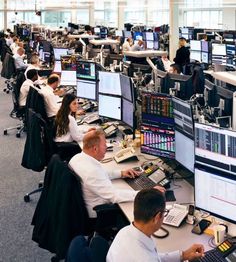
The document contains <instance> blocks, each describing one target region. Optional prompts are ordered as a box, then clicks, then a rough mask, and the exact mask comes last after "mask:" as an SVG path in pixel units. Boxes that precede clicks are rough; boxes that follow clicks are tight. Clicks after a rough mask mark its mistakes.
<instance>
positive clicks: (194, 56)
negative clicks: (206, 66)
mask: <svg viewBox="0 0 236 262" xmlns="http://www.w3.org/2000/svg"><path fill="white" fill-rule="evenodd" d="M201 54H202V53H201V51H194V50H190V59H193V60H196V61H198V62H201V61H202V56H201Z"/></svg>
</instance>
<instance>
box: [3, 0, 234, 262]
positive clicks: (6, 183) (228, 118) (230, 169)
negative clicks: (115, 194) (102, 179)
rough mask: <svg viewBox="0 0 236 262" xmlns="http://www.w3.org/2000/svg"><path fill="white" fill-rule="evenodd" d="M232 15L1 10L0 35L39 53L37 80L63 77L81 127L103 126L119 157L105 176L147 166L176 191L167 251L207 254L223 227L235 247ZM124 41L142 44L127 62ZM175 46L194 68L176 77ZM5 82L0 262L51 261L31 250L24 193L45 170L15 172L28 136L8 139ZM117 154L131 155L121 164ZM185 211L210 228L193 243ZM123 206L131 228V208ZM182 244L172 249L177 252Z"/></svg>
mask: <svg viewBox="0 0 236 262" xmlns="http://www.w3.org/2000/svg"><path fill="white" fill-rule="evenodd" d="M235 14H236V4H235V2H234V1H230V0H215V1H213V0H212V1H210V0H208V1H206V0H205V1H203V0H200V1H199V0H198V1H196V0H191V1H187V0H186V1H184V0H179V1H178V0H173V1H172V0H169V1H167V0H160V1H158V4H157V1H154V0H141V1H138V2H134V1H127V0H115V1H103V0H101V1H100V0H97V1H96V0H94V1H83V0H77V1H75V0H70V1H69V3H67V4H66V5H65V3H64V1H61V0H57V1H54V0H53V1H52V0H51V1H42V0H34V1H21V2H20V1H15V0H4V1H1V2H0V29H2V30H3V31H4V32H6V30H7V29H8V28H9V29H10V30H11V31H13V32H15V33H16V34H17V35H19V36H20V37H21V39H23V40H24V41H25V42H26V41H27V42H28V46H29V48H30V49H35V50H36V51H37V52H38V54H39V57H40V60H41V63H42V70H41V71H42V75H44V74H46V77H47V76H48V74H50V73H51V72H55V73H57V74H59V75H60V77H61V87H62V88H64V89H65V90H66V92H71V93H74V94H76V95H77V97H78V99H79V101H81V107H82V108H83V109H84V110H85V111H87V114H86V115H85V116H83V117H79V118H78V119H77V122H78V125H79V126H89V125H91V126H94V125H95V126H96V127H97V126H98V125H99V126H102V127H103V128H104V131H105V133H106V136H107V141H108V142H109V145H110V146H112V147H113V152H107V155H108V157H111V158H112V159H113V158H114V159H113V160H112V161H111V162H109V163H107V166H108V167H110V168H114V167H115V168H118V169H119V168H120V167H121V168H123V167H137V166H139V167H140V166H142V164H144V165H146V166H148V168H151V169H153V172H154V173H153V174H156V173H155V170H154V169H155V168H159V170H161V171H159V175H160V173H161V175H160V176H159V177H157V178H156V177H155V176H152V174H150V179H151V181H152V183H154V185H155V184H160V185H162V186H165V187H166V188H167V189H168V190H170V191H173V192H172V193H173V194H174V197H175V198H176V202H173V201H170V202H168V203H167V204H168V206H173V203H177V204H183V205H182V206H184V207H186V210H185V211H186V214H185V216H184V219H183V220H182V221H181V223H180V224H178V226H177V227H176V226H173V225H168V223H166V225H164V227H166V228H167V229H168V231H169V233H170V234H169V236H168V237H167V238H165V239H157V248H160V250H161V251H163V252H165V251H170V250H173V249H172V248H171V245H170V244H168V243H170V242H171V241H174V240H177V239H178V238H179V237H180V236H183V235H185V236H186V240H185V241H182V240H181V241H180V243H179V244H181V245H182V246H184V247H188V246H189V243H193V242H194V241H197V242H202V243H204V245H205V246H206V250H209V249H212V248H214V247H215V245H214V239H213V238H214V236H213V235H214V234H213V225H216V224H219V223H223V224H226V225H227V226H228V229H229V232H228V233H229V235H228V236H227V237H228V239H229V240H230V241H232V243H233V241H235V239H234V237H235V236H236V219H235V211H236V204H235V203H236V193H235V192H236V190H235V189H236V146H235V145H236V93H235V91H236V89H235V88H236V72H235V68H236V57H235V53H236V15H235ZM204 36H207V39H206V40H203V37H204ZM128 37H131V38H132V39H133V42H134V44H136V43H137V42H138V40H140V39H142V41H143V42H144V47H143V49H142V50H141V51H124V52H122V45H123V43H124V42H125V41H126V40H127V38H128ZM179 37H184V38H186V39H187V47H188V48H189V51H190V63H189V65H187V66H184V68H183V71H182V72H183V74H180V75H175V74H172V73H169V72H167V71H165V69H164V68H163V67H161V66H160V64H159V61H160V60H161V57H162V56H166V55H168V58H169V60H170V61H173V59H174V57H175V54H176V50H177V49H178V40H179ZM73 42H76V43H77V44H78V49H77V50H75V48H74V45H73V44H71V43H73ZM1 67H2V66H1ZM199 72H200V74H199ZM0 83H1V84H0V85H1V94H0V101H1V102H0V105H1V108H2V109H1V110H0V123H1V124H0V126H1V128H2V135H1V136H0V142H1V148H2V150H1V153H0V154H1V172H0V173H1V177H2V182H1V186H0V188H1V190H0V192H1V198H0V203H1V204H0V205H1V213H0V222H1V223H0V225H1V226H0V228H1V232H2V233H1V234H0V235H1V236H0V238H2V239H1V241H0V261H50V259H51V257H52V256H53V254H52V253H51V252H49V251H47V250H45V249H43V248H40V247H39V246H38V245H37V243H35V242H34V241H32V240H31V238H32V230H33V229H32V226H31V220H32V217H33V214H34V211H35V208H36V206H37V202H38V199H39V196H40V193H38V194H34V195H31V196H30V197H29V196H27V195H26V194H27V193H28V192H30V191H32V189H34V188H37V185H38V182H39V180H43V179H44V174H45V171H41V172H35V171H32V170H30V169H26V168H24V167H22V165H21V161H22V155H23V151H24V146H25V141H26V137H27V131H26V132H21V133H19V132H17V133H16V132H15V131H14V130H10V129H9V130H8V129H7V128H8V127H9V126H15V125H16V124H18V123H19V120H16V119H14V118H12V117H9V113H11V111H12V107H13V103H12V97H11V94H12V87H11V81H8V80H7V82H6V78H4V77H1V78H0ZM4 89H5V90H4ZM120 140H122V141H123V142H122V143H118V142H117V141H120ZM114 141H115V142H114ZM118 144H119V146H117V145H118ZM124 145H125V146H126V147H128V148H126V149H125V150H126V151H122V154H121V155H119V150H122V146H124ZM123 149H124V148H123ZM117 152H118V153H117ZM122 157H123V159H122ZM115 158H116V159H115ZM126 158H127V159H126ZM128 158H129V159H128ZM135 158H138V161H137V160H134V159H135ZM126 160H129V161H126ZM122 161H124V162H123V163H119V162H122ZM104 165H106V164H104ZM127 182H128V181H127ZM131 184H132V181H130V185H126V186H131ZM122 186H124V185H122ZM133 186H134V185H133ZM181 191H183V192H184V193H182V192H181ZM172 197H173V196H172ZM189 205H193V206H194V208H195V212H196V217H197V218H198V220H200V219H202V218H207V219H209V220H210V221H211V223H212V225H211V227H210V228H209V229H208V230H207V232H205V233H204V234H203V235H200V236H197V237H196V235H195V234H193V233H191V229H192V227H193V225H192V224H191V223H192V221H190V224H189V221H187V223H186V216H187V214H188V211H189V209H188V208H189ZM120 208H121V209H122V211H123V212H124V213H125V215H126V216H127V217H128V219H129V220H130V221H132V219H133V216H132V203H129V204H121V205H120ZM172 237H173V238H172ZM177 242H178V241H176V243H173V248H176V249H181V247H179V245H178V243H177ZM232 261H234V260H232Z"/></svg>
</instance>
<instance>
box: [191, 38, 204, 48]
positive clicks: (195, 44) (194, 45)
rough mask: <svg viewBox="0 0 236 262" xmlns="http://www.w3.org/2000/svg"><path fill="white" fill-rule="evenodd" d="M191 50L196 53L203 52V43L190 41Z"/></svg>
mask: <svg viewBox="0 0 236 262" xmlns="http://www.w3.org/2000/svg"><path fill="white" fill-rule="evenodd" d="M190 49H191V50H195V51H201V49H202V47H201V41H200V40H191V41H190Z"/></svg>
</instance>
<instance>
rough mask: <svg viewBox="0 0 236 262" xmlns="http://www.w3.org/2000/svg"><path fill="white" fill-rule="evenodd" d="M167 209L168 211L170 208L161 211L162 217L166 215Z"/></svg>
mask: <svg viewBox="0 0 236 262" xmlns="http://www.w3.org/2000/svg"><path fill="white" fill-rule="evenodd" d="M169 211H170V210H168V209H165V210H164V211H162V212H161V213H162V215H163V216H164V217H166V216H167V215H168V213H169Z"/></svg>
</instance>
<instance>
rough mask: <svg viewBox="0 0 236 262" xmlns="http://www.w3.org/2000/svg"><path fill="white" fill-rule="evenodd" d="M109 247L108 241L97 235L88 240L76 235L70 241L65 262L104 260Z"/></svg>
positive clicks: (99, 261)
mask: <svg viewBox="0 0 236 262" xmlns="http://www.w3.org/2000/svg"><path fill="white" fill-rule="evenodd" d="M109 247H110V245H109V243H108V241H107V240H106V239H104V238H103V237H101V236H99V235H96V236H94V237H92V239H91V240H90V241H88V240H86V239H85V237H84V236H77V237H75V238H74V239H73V240H72V241H71V243H70V246H69V249H68V252H67V256H66V259H65V262H78V261H80V262H106V255H107V253H108V250H109Z"/></svg>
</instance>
